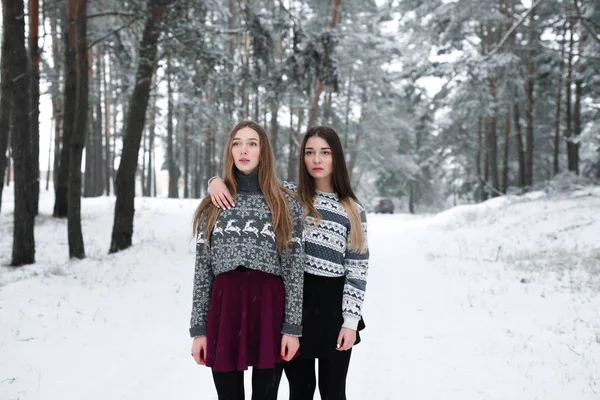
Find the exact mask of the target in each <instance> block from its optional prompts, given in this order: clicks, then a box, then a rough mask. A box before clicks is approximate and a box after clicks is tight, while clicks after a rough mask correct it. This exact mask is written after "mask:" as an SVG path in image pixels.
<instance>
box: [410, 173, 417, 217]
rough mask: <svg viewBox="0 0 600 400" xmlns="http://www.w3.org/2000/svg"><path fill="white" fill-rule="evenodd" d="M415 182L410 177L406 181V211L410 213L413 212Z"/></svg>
mask: <svg viewBox="0 0 600 400" xmlns="http://www.w3.org/2000/svg"><path fill="white" fill-rule="evenodd" d="M416 184H417V183H416V182H415V181H414V180H412V179H410V180H409V181H408V212H410V213H411V214H414V213H415V194H416V193H415V185H416Z"/></svg>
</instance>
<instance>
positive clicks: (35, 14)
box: [28, 0, 40, 215]
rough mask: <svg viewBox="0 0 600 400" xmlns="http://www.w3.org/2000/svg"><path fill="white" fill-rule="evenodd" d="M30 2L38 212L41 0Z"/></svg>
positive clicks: (33, 159)
mask: <svg viewBox="0 0 600 400" xmlns="http://www.w3.org/2000/svg"><path fill="white" fill-rule="evenodd" d="M28 4H29V59H30V71H29V79H30V81H29V87H30V90H31V92H30V104H31V105H30V112H29V116H30V118H31V125H30V129H31V164H30V168H31V169H32V174H33V179H34V185H33V193H32V196H31V203H32V204H31V206H32V207H33V213H34V215H37V214H38V208H39V200H40V49H39V47H38V36H39V35H38V32H39V17H40V4H39V0H28Z"/></svg>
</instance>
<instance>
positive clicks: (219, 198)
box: [208, 176, 235, 210]
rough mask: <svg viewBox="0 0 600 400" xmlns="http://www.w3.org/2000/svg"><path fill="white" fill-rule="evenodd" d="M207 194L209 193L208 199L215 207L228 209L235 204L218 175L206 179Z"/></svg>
mask: <svg viewBox="0 0 600 400" xmlns="http://www.w3.org/2000/svg"><path fill="white" fill-rule="evenodd" d="M208 194H210V199H211V200H212V203H213V204H214V205H215V207H218V208H222V209H227V210H228V209H230V208H231V207H233V206H235V202H234V201H233V197H232V196H231V193H230V192H229V189H227V186H226V185H225V182H223V179H221V178H220V177H218V176H213V177H212V178H210V179H209V180H208Z"/></svg>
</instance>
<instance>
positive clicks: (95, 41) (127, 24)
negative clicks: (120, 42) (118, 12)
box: [88, 18, 138, 49]
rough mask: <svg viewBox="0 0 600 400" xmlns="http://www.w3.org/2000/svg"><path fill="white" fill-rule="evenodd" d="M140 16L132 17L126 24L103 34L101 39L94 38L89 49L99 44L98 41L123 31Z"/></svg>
mask: <svg viewBox="0 0 600 400" xmlns="http://www.w3.org/2000/svg"><path fill="white" fill-rule="evenodd" d="M137 20H138V18H132V19H131V20H130V21H129V22H128V23H126V24H125V25H123V26H121V27H119V28H117V29H115V30H114V31H112V32H110V33H108V34H106V35H104V36H102V37H101V38H99V39H96V40H94V41H93V42H92V43H90V44H89V46H88V49H91V48H92V47H94V46H95V45H97V44H98V43H100V42H102V41H104V40H105V39H108V38H109V37H111V36H112V35H115V34H117V33H119V32H120V31H122V30H123V29H125V28H128V27H130V26H131V25H132V24H133V23H134V22H135V21H137Z"/></svg>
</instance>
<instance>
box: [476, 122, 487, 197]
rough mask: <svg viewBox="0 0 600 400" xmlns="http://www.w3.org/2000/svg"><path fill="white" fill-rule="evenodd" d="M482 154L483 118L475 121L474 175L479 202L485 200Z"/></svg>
mask: <svg viewBox="0 0 600 400" xmlns="http://www.w3.org/2000/svg"><path fill="white" fill-rule="evenodd" d="M482 153H483V117H479V118H478V119H477V151H476V152H475V173H476V174H477V183H478V186H479V196H480V199H481V201H485V200H486V199H487V196H486V193H485V185H484V181H483V173H482V170H481V154H482Z"/></svg>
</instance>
